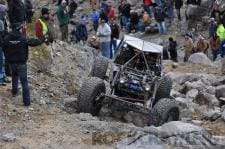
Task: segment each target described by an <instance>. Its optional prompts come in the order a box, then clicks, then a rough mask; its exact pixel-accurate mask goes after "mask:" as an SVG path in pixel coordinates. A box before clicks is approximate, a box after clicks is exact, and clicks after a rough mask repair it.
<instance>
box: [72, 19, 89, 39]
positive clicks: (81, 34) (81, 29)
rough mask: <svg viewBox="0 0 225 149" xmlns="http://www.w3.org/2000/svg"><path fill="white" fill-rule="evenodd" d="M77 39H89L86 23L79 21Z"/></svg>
mask: <svg viewBox="0 0 225 149" xmlns="http://www.w3.org/2000/svg"><path fill="white" fill-rule="evenodd" d="M75 35H76V38H77V41H81V40H82V41H86V40H87V39H88V33H87V28H86V26H85V25H84V24H81V23H79V24H78V25H77V27H76V32H75Z"/></svg>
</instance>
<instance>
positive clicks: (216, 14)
mask: <svg viewBox="0 0 225 149" xmlns="http://www.w3.org/2000/svg"><path fill="white" fill-rule="evenodd" d="M210 16H211V17H212V18H215V21H216V22H219V21H220V11H219V2H218V1H217V0H214V1H213V3H212V8H211V14H210Z"/></svg>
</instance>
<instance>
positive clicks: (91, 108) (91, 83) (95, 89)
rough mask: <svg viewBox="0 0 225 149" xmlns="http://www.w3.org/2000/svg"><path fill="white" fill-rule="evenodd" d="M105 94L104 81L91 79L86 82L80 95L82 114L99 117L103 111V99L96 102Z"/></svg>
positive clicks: (79, 106)
mask: <svg viewBox="0 0 225 149" xmlns="http://www.w3.org/2000/svg"><path fill="white" fill-rule="evenodd" d="M102 93H103V94H104V93H105V84H104V81H103V80H102V79H99V78H96V77H90V78H88V79H87V80H85V81H84V83H83V85H82V87H81V89H80V92H79V94H78V101H77V104H78V109H79V111H80V112H85V113H90V114H92V115H98V113H99V111H100V109H101V99H99V100H98V101H97V100H96V99H97V98H98V97H99V96H100V95H101V94H102Z"/></svg>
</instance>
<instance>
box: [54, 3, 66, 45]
mask: <svg viewBox="0 0 225 149" xmlns="http://www.w3.org/2000/svg"><path fill="white" fill-rule="evenodd" d="M56 13H57V18H58V21H59V27H60V31H61V40H63V41H67V40H68V23H69V13H68V12H67V9H66V1H65V0H62V3H61V5H60V6H58V9H57V12H56Z"/></svg>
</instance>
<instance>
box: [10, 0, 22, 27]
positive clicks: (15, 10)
mask: <svg viewBox="0 0 225 149" xmlns="http://www.w3.org/2000/svg"><path fill="white" fill-rule="evenodd" d="M8 16H9V22H10V24H14V23H19V22H20V23H21V22H24V21H26V11H25V6H24V4H23V3H22V2H21V0H10V1H9V2H8Z"/></svg>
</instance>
